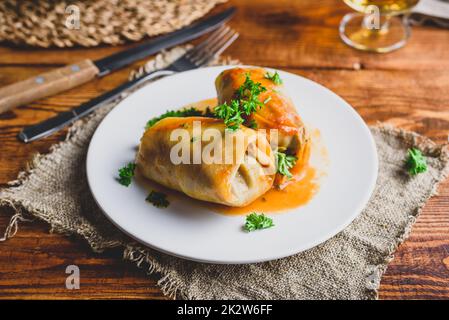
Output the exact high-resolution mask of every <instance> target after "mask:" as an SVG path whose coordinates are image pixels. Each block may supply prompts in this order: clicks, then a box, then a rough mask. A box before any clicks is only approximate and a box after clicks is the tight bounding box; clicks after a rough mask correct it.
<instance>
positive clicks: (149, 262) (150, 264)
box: [0, 45, 240, 299]
mask: <svg viewBox="0 0 449 320" xmlns="http://www.w3.org/2000/svg"><path fill="white" fill-rule="evenodd" d="M191 48H192V46H191V45H185V46H179V47H175V48H173V49H170V50H168V51H163V52H162V53H161V54H158V55H157V56H156V57H155V58H154V59H151V60H149V61H148V62H147V63H145V64H144V65H143V66H142V67H140V68H138V69H136V70H132V71H131V73H130V75H129V80H132V79H134V78H136V77H139V76H141V75H142V74H143V73H145V72H151V71H154V70H156V69H159V68H162V67H164V66H165V65H166V64H167V63H168V62H170V58H169V59H168V60H167V58H166V56H171V59H172V60H174V59H175V58H176V57H177V56H180V55H181V54H182V53H184V52H186V51H187V50H189V49H191ZM238 64H240V61H238V60H236V59H232V58H231V57H219V58H218V59H217V60H215V61H212V62H211V63H210V64H209V65H211V66H214V65H215V66H216V65H238ZM137 89H139V87H138V88H136V90H137ZM130 93H132V92H127V93H124V94H122V96H121V97H119V98H117V99H116V101H114V102H112V103H111V104H110V105H108V106H105V107H103V108H102V109H99V110H97V111H96V112H94V113H93V114H91V115H89V116H87V117H86V118H85V119H81V120H78V121H76V122H75V123H74V124H73V125H72V126H71V127H70V128H69V130H68V132H67V135H66V137H65V139H64V141H62V142H60V143H57V144H54V145H52V146H51V147H50V149H49V152H48V153H47V154H35V155H34V156H33V158H32V160H31V161H29V162H28V163H27V164H26V167H25V170H23V171H21V172H19V174H18V176H17V179H16V180H13V181H10V182H8V186H9V188H7V189H3V190H0V195H1V198H0V207H1V206H4V207H10V208H11V209H12V210H13V212H14V214H13V216H12V217H11V219H10V221H9V223H8V225H7V226H6V229H5V231H4V235H3V237H1V238H0V242H2V241H6V240H7V239H9V238H11V237H13V236H14V235H15V234H16V233H17V232H18V229H19V222H27V221H32V219H33V218H37V219H39V220H41V221H44V222H46V223H48V224H49V225H50V232H51V233H53V232H56V233H60V234H64V235H75V236H77V237H80V238H82V239H84V240H86V242H87V243H88V244H89V245H90V247H91V248H92V250H93V251H94V252H97V253H101V252H103V251H104V250H105V249H109V248H114V247H119V246H122V247H123V248H124V250H123V259H124V260H127V261H131V262H134V263H135V264H136V265H137V266H138V267H139V268H145V269H146V272H147V274H153V273H159V274H161V278H160V279H159V280H158V282H157V285H158V286H159V288H160V289H161V291H162V293H163V294H164V295H166V296H168V297H170V298H173V299H175V298H176V297H177V296H178V294H179V295H180V296H181V297H183V298H185V299H194V297H191V296H189V295H188V294H186V293H185V290H183V289H182V284H181V283H180V282H179V281H177V280H176V279H174V278H173V277H171V276H170V273H169V270H168V269H167V268H165V267H164V266H162V265H161V264H160V263H159V262H158V261H157V260H155V259H151V256H150V253H149V251H148V250H147V249H144V248H142V247H141V246H140V245H139V244H138V243H136V242H133V241H132V240H130V239H129V238H127V237H126V240H127V241H109V242H108V241H105V240H104V239H98V238H97V237H95V236H94V235H96V234H97V233H96V232H95V231H94V230H93V228H92V227H91V226H89V225H83V227H82V228H78V229H76V230H70V229H68V228H67V227H65V226H64V225H62V224H59V223H56V222H55V221H54V220H51V219H50V218H49V217H48V214H47V213H46V212H45V211H41V210H36V209H34V208H33V207H32V205H31V204H30V203H27V202H23V201H22V202H19V201H15V200H14V199H13V198H11V197H9V196H8V193H9V191H11V189H12V188H20V186H21V185H22V184H24V183H25V182H26V181H27V179H28V178H29V177H30V176H31V175H32V174H33V171H34V168H35V167H37V166H38V165H39V164H40V163H41V162H42V161H45V160H47V159H49V158H51V157H52V155H54V154H55V153H58V152H61V151H63V149H65V148H71V147H76V146H77V145H82V144H83V143H88V141H84V140H83V139H79V135H78V132H79V131H80V130H83V125H84V123H86V122H88V121H90V120H91V119H92V118H93V117H98V116H100V117H103V116H104V115H105V114H107V113H108V112H109V111H110V110H111V109H112V108H113V107H114V106H115V105H116V104H117V103H118V102H120V101H121V100H122V99H123V98H125V97H126V96H128V95H129V94H130ZM99 243H101V245H98V244H99Z"/></svg>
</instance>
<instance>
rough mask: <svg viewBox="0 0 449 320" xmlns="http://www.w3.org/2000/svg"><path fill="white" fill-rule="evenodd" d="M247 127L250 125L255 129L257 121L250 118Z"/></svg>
mask: <svg viewBox="0 0 449 320" xmlns="http://www.w3.org/2000/svg"><path fill="white" fill-rule="evenodd" d="M248 127H250V128H251V129H257V122H256V120H254V119H252V120H251V121H250V122H249V124H248Z"/></svg>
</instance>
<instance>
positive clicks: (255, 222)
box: [244, 212, 274, 232]
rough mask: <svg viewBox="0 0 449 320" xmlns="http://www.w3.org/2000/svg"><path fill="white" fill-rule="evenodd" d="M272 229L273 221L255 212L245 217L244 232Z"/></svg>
mask: <svg viewBox="0 0 449 320" xmlns="http://www.w3.org/2000/svg"><path fill="white" fill-rule="evenodd" d="M271 227H274V223H273V219H271V218H269V217H267V216H265V215H264V214H263V213H262V214H257V213H256V212H253V213H251V214H250V215H247V216H246V222H245V227H244V228H245V230H246V231H248V232H251V231H255V230H261V229H267V228H271Z"/></svg>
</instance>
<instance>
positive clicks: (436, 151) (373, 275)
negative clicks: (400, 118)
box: [0, 115, 449, 299]
mask: <svg viewBox="0 0 449 320" xmlns="http://www.w3.org/2000/svg"><path fill="white" fill-rule="evenodd" d="M93 116H94V115H93ZM87 121H88V120H87ZM81 127H82V122H78V123H76V124H74V125H73V126H72V127H71V128H70V130H69V133H68V135H67V138H66V139H65V140H64V141H63V142H61V143H58V144H56V145H54V146H53V147H51V149H50V153H49V154H47V155H40V154H38V155H36V156H35V157H34V158H33V160H32V161H31V162H30V164H29V165H28V167H27V168H26V170H25V171H22V172H21V173H20V174H19V175H18V178H17V180H15V181H11V182H10V183H9V185H11V186H13V187H19V186H20V185H21V184H23V183H24V182H25V181H26V180H27V177H29V176H30V175H32V174H33V168H34V167H35V166H36V165H38V164H39V162H41V161H43V160H44V159H45V158H46V157H48V156H49V155H50V154H52V153H54V152H58V151H60V150H62V149H63V148H66V147H71V146H72V145H76V144H78V143H80V141H78V139H77V131H78V130H80V129H81ZM371 129H372V130H373V131H378V132H380V133H382V134H386V135H394V136H396V137H400V138H401V139H402V140H403V141H404V142H405V143H406V144H408V145H409V147H413V146H414V147H418V148H419V149H421V150H422V151H423V153H424V154H426V155H431V156H433V157H436V158H438V159H439V160H440V161H441V163H442V164H443V166H444V167H443V168H441V169H442V170H441V173H440V174H439V176H438V177H437V178H436V179H437V181H438V182H437V183H436V184H435V185H434V187H433V188H432V190H430V192H429V194H428V197H426V199H427V198H429V197H431V196H434V195H436V194H438V185H439V183H440V182H441V181H443V180H444V179H446V178H447V177H448V176H449V147H448V145H447V144H446V145H438V144H436V143H434V142H433V141H432V140H430V139H428V138H425V137H423V136H421V135H419V134H417V133H414V132H410V131H406V130H402V129H398V128H395V127H393V126H391V125H385V124H377V125H376V126H374V127H372V128H371ZM426 202H427V200H423V201H422V202H421V203H420V204H419V206H418V207H417V209H416V211H415V213H414V214H411V215H409V216H408V222H407V224H406V225H405V227H404V229H403V231H402V232H401V233H400V234H398V235H397V238H396V241H395V242H394V243H393V244H392V245H391V246H390V248H388V250H387V252H386V254H385V257H384V258H383V260H382V261H381V263H379V264H377V265H376V266H374V268H373V269H372V270H371V271H370V272H369V273H367V274H366V277H367V278H370V280H371V282H369V283H368V284H367V286H366V289H367V295H368V296H369V297H370V298H371V299H377V298H378V289H379V286H380V281H381V278H382V275H383V274H384V273H385V271H386V269H387V266H388V264H389V263H390V262H391V260H392V259H393V258H394V252H395V251H396V250H397V248H398V246H399V245H400V244H401V243H403V242H404V241H405V240H406V239H407V238H408V236H409V234H410V232H411V230H412V227H413V224H414V223H415V222H416V219H417V218H418V217H419V215H420V214H421V212H422V209H423V207H424V206H425V204H426ZM0 205H2V206H9V207H11V208H12V209H13V210H14V215H13V216H12V218H11V220H10V223H9V225H8V226H7V229H6V232H5V236H4V238H3V239H0V241H1V240H5V239H7V238H9V237H12V236H14V234H15V233H16V232H17V230H18V223H19V222H21V221H28V218H30V217H34V218H38V219H39V220H42V221H45V222H47V223H48V224H49V225H50V227H51V232H57V233H62V234H66V235H77V236H80V237H81V238H84V239H85V240H86V241H87V242H88V243H89V245H90V246H91V247H92V250H93V251H95V252H102V251H103V250H104V249H105V246H106V247H107V248H112V247H118V246H121V247H123V259H124V260H127V261H130V262H133V263H134V264H135V265H136V266H137V267H139V268H142V269H144V270H145V271H146V273H147V274H154V273H158V274H160V278H159V280H158V282H157V285H158V287H159V288H160V289H161V291H162V292H163V294H164V295H166V296H168V297H170V298H173V299H175V298H181V299H197V297H195V296H192V295H190V294H188V293H187V292H188V290H187V287H186V284H184V283H181V282H180V281H178V280H177V279H176V278H175V277H173V276H172V275H171V274H170V270H169V269H168V268H166V267H164V266H162V265H161V264H160V263H159V262H158V261H157V260H156V259H155V258H154V257H153V256H152V255H151V252H150V251H148V250H147V249H145V248H143V247H141V246H140V245H139V244H137V243H131V244H130V243H128V242H121V241H114V242H111V243H106V244H105V246H102V247H101V248H98V247H96V245H95V244H96V243H98V242H97V241H96V240H95V239H93V238H92V234H93V233H94V232H91V231H92V230H89V229H85V230H75V231H72V230H68V229H67V228H66V227H64V226H63V225H60V224H57V223H54V222H53V221H51V220H50V219H47V218H46V214H45V212H41V211H37V210H31V207H30V206H29V205H28V204H27V203H17V202H15V201H13V200H11V199H7V198H3V199H2V200H1V201H0ZM103 243H104V242H103Z"/></svg>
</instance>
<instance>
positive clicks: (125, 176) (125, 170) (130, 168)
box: [118, 162, 136, 187]
mask: <svg viewBox="0 0 449 320" xmlns="http://www.w3.org/2000/svg"><path fill="white" fill-rule="evenodd" d="M134 170H136V164H135V163H132V162H130V163H128V164H127V165H126V166H124V167H122V168H120V169H119V170H118V174H119V178H118V182H120V184H121V185H124V186H126V187H128V186H129V185H130V184H131V180H132V178H133V177H134Z"/></svg>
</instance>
